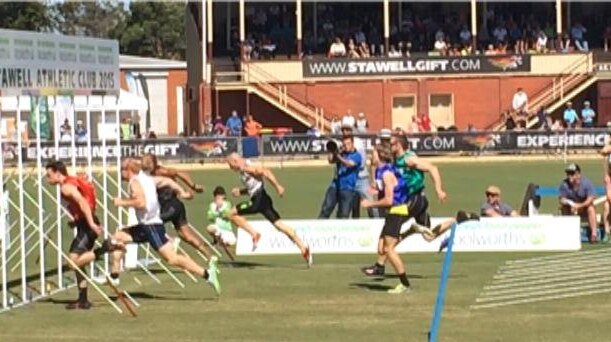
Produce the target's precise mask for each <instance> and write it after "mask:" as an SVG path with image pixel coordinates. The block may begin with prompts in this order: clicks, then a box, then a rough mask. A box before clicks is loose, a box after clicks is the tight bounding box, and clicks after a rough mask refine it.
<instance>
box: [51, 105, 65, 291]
mask: <svg viewBox="0 0 611 342" xmlns="http://www.w3.org/2000/svg"><path fill="white" fill-rule="evenodd" d="M53 100H54V101H53V105H54V106H55V110H54V111H53V126H54V127H53V137H54V139H55V159H56V160H59V139H60V133H61V132H60V131H59V115H58V111H59V109H61V108H58V103H57V96H54V97H53ZM55 203H56V205H57V212H56V216H55V217H56V218H57V221H56V224H57V246H58V248H59V250H61V249H62V208H61V191H60V189H59V186H58V187H56V188H55ZM57 277H58V279H57V286H58V287H59V288H60V289H63V288H64V269H63V262H62V256H61V253H58V254H57Z"/></svg>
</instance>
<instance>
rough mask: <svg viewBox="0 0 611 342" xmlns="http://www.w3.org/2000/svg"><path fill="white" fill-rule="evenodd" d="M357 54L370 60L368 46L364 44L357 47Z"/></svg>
mask: <svg viewBox="0 0 611 342" xmlns="http://www.w3.org/2000/svg"><path fill="white" fill-rule="evenodd" d="M358 53H359V55H360V56H361V58H370V57H371V52H370V51H369V45H367V43H366V42H362V43H361V44H360V45H359V50H358Z"/></svg>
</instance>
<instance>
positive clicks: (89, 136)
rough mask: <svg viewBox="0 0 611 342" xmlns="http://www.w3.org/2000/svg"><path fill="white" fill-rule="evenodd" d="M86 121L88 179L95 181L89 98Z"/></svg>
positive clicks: (87, 100) (87, 98) (87, 99)
mask: <svg viewBox="0 0 611 342" xmlns="http://www.w3.org/2000/svg"><path fill="white" fill-rule="evenodd" d="M86 103H87V104H86V106H87V107H86V108H85V121H86V123H85V124H86V125H87V177H89V180H92V179H93V172H92V165H91V164H92V157H91V154H92V153H91V109H90V108H89V96H87V97H86Z"/></svg>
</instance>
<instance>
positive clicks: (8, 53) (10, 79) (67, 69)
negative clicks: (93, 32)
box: [0, 29, 120, 95]
mask: <svg viewBox="0 0 611 342" xmlns="http://www.w3.org/2000/svg"><path fill="white" fill-rule="evenodd" d="M119 88H120V83H119V43H118V42H117V41H116V40H109V39H97V38H85V37H72V36H64V35H59V34H53V33H38V32H29V31H15V30H4V29H0V91H2V93H3V94H16V95H20V94H24V93H34V94H35V95H37V94H38V93H40V94H42V95H54V94H57V93H58V92H69V93H73V92H74V93H77V94H82V95H88V94H90V93H92V92H95V93H111V94H117V95H118V94H119Z"/></svg>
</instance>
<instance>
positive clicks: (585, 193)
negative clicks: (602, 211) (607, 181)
mask: <svg viewBox="0 0 611 342" xmlns="http://www.w3.org/2000/svg"><path fill="white" fill-rule="evenodd" d="M564 172H566V178H565V179H564V180H563V181H562V183H560V187H559V188H558V190H559V192H560V197H559V201H560V210H561V212H562V215H579V216H581V217H582V218H584V219H587V220H588V223H589V225H590V243H596V208H594V186H593V185H592V182H591V181H590V180H589V179H588V178H586V177H585V176H582V175H581V168H580V167H579V165H577V164H575V163H571V164H569V165H568V166H567V167H566V169H564Z"/></svg>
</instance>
